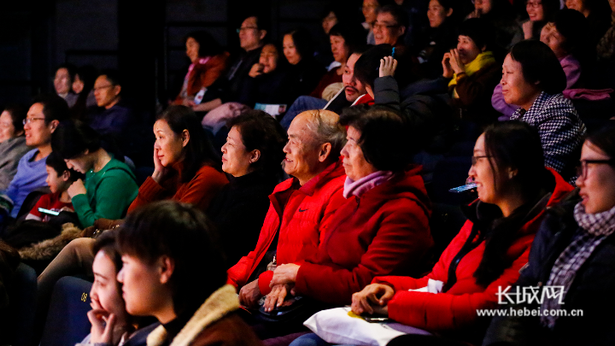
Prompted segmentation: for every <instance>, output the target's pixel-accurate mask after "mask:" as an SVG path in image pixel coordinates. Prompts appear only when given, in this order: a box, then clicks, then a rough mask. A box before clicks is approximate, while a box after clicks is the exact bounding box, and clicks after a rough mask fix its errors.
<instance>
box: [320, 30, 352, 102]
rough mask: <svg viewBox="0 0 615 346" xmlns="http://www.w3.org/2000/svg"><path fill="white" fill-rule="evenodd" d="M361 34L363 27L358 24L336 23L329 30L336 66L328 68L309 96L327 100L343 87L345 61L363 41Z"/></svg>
mask: <svg viewBox="0 0 615 346" xmlns="http://www.w3.org/2000/svg"><path fill="white" fill-rule="evenodd" d="M355 25H356V26H355ZM362 36H363V29H362V28H361V26H359V24H350V23H348V24H344V23H342V24H336V25H335V26H333V28H331V30H329V40H330V42H331V45H330V48H331V52H332V53H333V58H334V59H335V61H336V62H337V63H339V64H338V65H337V67H334V68H330V69H329V72H327V73H326V74H325V75H324V76H323V77H322V79H321V80H320V82H319V83H318V85H317V86H316V89H314V90H313V91H312V93H311V94H310V96H312V97H315V98H322V99H325V100H326V101H329V100H331V99H332V98H333V97H334V96H335V95H336V94H337V92H338V91H339V90H340V89H342V88H343V87H344V85H343V83H342V75H343V74H344V67H345V65H346V61H347V60H348V57H349V56H350V54H351V53H352V52H354V51H355V50H356V49H357V47H360V46H362V45H363V44H362V41H364V38H363V37H362ZM336 86H338V87H336Z"/></svg>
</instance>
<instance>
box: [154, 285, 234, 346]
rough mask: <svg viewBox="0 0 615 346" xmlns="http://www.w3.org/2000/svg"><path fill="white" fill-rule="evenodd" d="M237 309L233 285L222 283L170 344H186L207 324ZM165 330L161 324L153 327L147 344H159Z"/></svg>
mask: <svg viewBox="0 0 615 346" xmlns="http://www.w3.org/2000/svg"><path fill="white" fill-rule="evenodd" d="M237 309H239V298H238V297H237V292H236V290H235V287H233V286H231V285H224V286H222V287H220V288H219V289H218V290H217V291H215V292H214V293H212V295H210V296H209V298H207V300H205V303H203V305H201V307H200V308H199V309H198V310H197V311H196V312H195V313H194V315H193V316H192V318H190V320H189V321H188V323H186V325H185V326H184V328H182V330H181V331H180V332H179V334H177V336H176V337H175V339H173V341H172V342H171V345H170V346H187V345H190V344H191V343H192V341H194V339H195V338H196V337H197V336H198V335H199V334H200V333H201V332H202V331H203V330H205V329H206V328H207V327H208V326H210V325H211V324H213V323H215V322H217V321H219V320H220V319H222V318H223V317H224V316H226V315H227V314H228V313H230V312H233V311H235V310H237ZM166 337H167V332H166V330H165V329H164V327H163V326H159V327H158V328H156V329H154V331H152V332H151V333H150V335H148V337H147V346H160V345H162V344H163V343H164V341H165V339H166Z"/></svg>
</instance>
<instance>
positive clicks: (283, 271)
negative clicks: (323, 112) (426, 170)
mask: <svg viewBox="0 0 615 346" xmlns="http://www.w3.org/2000/svg"><path fill="white" fill-rule="evenodd" d="M340 124H342V125H343V126H346V127H347V132H346V140H347V141H346V145H345V146H344V148H343V149H342V151H341V154H342V157H343V165H344V170H345V171H346V181H345V183H344V198H346V201H345V203H344V204H343V205H341V206H340V207H339V208H338V209H337V211H336V212H335V214H334V215H333V217H332V219H331V223H330V226H329V227H328V228H327V234H326V238H325V240H324V242H322V244H321V245H320V246H319V247H318V251H317V252H316V253H315V254H314V255H312V256H310V257H308V258H307V259H306V260H305V261H304V262H303V263H300V264H296V263H291V264H282V265H278V266H277V268H276V269H275V271H270V272H268V273H267V274H269V275H270V277H271V275H273V277H272V278H271V286H272V290H271V293H269V294H268V295H267V299H266V301H265V304H264V307H265V309H266V311H274V310H275V309H277V308H279V307H281V306H282V304H283V303H284V301H285V298H287V297H290V295H291V289H292V292H294V293H293V294H292V295H300V296H306V297H310V298H313V299H315V300H316V301H319V302H325V303H329V304H335V305H344V304H349V303H350V302H351V301H352V294H353V293H355V292H358V291H360V290H361V289H363V287H365V286H366V285H368V284H369V283H370V282H371V281H372V279H373V278H374V277H375V276H382V275H393V274H395V275H401V274H411V275H420V274H422V273H423V272H424V270H425V269H426V267H427V266H426V264H427V261H426V254H428V251H429V249H430V247H431V246H432V245H433V241H432V239H431V234H430V232H429V215H430V213H431V210H430V203H429V198H428V197H427V192H426V191H425V186H424V184H423V178H422V177H421V176H420V174H419V172H420V167H418V166H416V165H410V164H409V163H410V159H411V158H412V156H411V155H409V154H408V153H409V152H411V151H412V150H408V147H409V146H411V143H410V142H409V141H408V137H407V136H406V133H405V130H404V122H403V120H402V118H401V117H400V116H399V115H398V114H396V113H395V112H393V111H391V110H389V109H388V108H386V107H376V108H371V109H370V110H368V111H367V112H364V113H357V112H351V113H348V114H342V116H341V119H340ZM266 277H267V276H266V275H265V274H263V275H261V277H260V278H259V286H261V287H262V286H264V282H260V281H261V280H263V279H264V278H266ZM261 293H265V292H261Z"/></svg>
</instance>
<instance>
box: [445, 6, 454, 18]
mask: <svg viewBox="0 0 615 346" xmlns="http://www.w3.org/2000/svg"><path fill="white" fill-rule="evenodd" d="M452 15H453V8H452V7H451V8H449V9H448V11H446V16H447V17H450V16H452Z"/></svg>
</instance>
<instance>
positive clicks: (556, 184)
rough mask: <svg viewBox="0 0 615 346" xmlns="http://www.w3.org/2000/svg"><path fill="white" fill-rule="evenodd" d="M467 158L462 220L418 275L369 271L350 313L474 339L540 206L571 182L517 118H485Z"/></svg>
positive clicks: (512, 274) (521, 258) (515, 267)
mask: <svg viewBox="0 0 615 346" xmlns="http://www.w3.org/2000/svg"><path fill="white" fill-rule="evenodd" d="M472 162H473V164H472V168H470V171H469V176H470V178H471V179H472V180H474V182H475V183H476V184H477V188H476V190H477V192H478V199H477V200H476V201H475V202H473V203H472V204H470V205H469V206H467V207H465V208H464V209H465V210H464V211H465V214H466V216H467V217H468V221H466V223H465V224H464V226H463V227H462V228H461V230H460V231H459V233H458V234H457V236H456V237H455V238H454V239H453V240H452V241H451V243H450V244H449V245H448V247H447V248H446V249H445V250H444V252H443V253H442V255H441V256H440V259H439V261H438V263H436V265H435V266H434V268H433V269H432V271H431V273H429V274H428V275H426V276H424V277H422V278H419V279H415V278H411V277H403V276H385V277H376V278H375V279H374V280H373V281H372V284H371V285H368V286H367V287H365V288H364V289H363V290H362V291H361V292H358V293H355V294H354V295H353V297H352V310H353V312H355V313H357V314H372V313H379V314H384V315H387V316H388V317H390V318H392V319H394V320H395V321H398V322H400V323H403V324H406V325H410V326H413V327H416V328H420V329H424V330H428V331H430V332H432V333H438V334H440V335H442V336H445V337H448V338H452V339H454V340H458V341H465V342H471V343H472V344H475V345H477V344H480V340H481V339H482V336H483V335H484V334H483V333H484V330H485V327H486V326H485V324H484V320H483V319H481V318H480V317H479V316H478V314H477V309H489V308H495V307H497V302H498V297H497V296H496V293H497V292H498V289H499V287H502V288H506V287H507V286H509V285H512V284H513V283H514V282H515V281H516V280H517V278H518V277H519V270H521V269H522V268H523V267H524V266H525V264H526V263H527V259H528V254H529V251H530V246H531V244H532V241H533V239H534V235H535V234H536V231H537V230H538V227H539V225H540V221H542V219H543V217H544V215H545V212H544V211H545V208H548V207H550V206H553V205H555V204H556V203H558V202H559V201H560V200H561V199H562V198H563V197H564V196H565V195H567V194H568V193H569V192H570V191H572V190H573V188H572V186H570V185H569V184H568V183H566V182H565V181H564V180H563V179H562V177H561V176H560V175H559V174H557V173H556V172H555V171H553V170H550V169H546V168H545V167H544V163H543V162H544V159H543V156H542V149H541V144H540V138H539V137H538V133H537V132H536V130H534V129H532V128H531V127H530V126H528V125H527V124H524V123H521V122H517V121H511V122H505V123H496V124H493V125H490V126H489V127H488V128H487V129H486V130H485V132H484V133H483V134H482V135H481V136H480V137H479V138H478V140H477V141H476V145H475V146H474V156H473V160H472ZM423 337H424V336H417V335H409V336H404V338H409V339H414V338H423ZM413 341H416V342H413V344H423V343H420V342H418V340H413ZM400 344H401V343H400ZM405 344H411V342H410V340H408V342H406V343H405Z"/></svg>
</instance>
